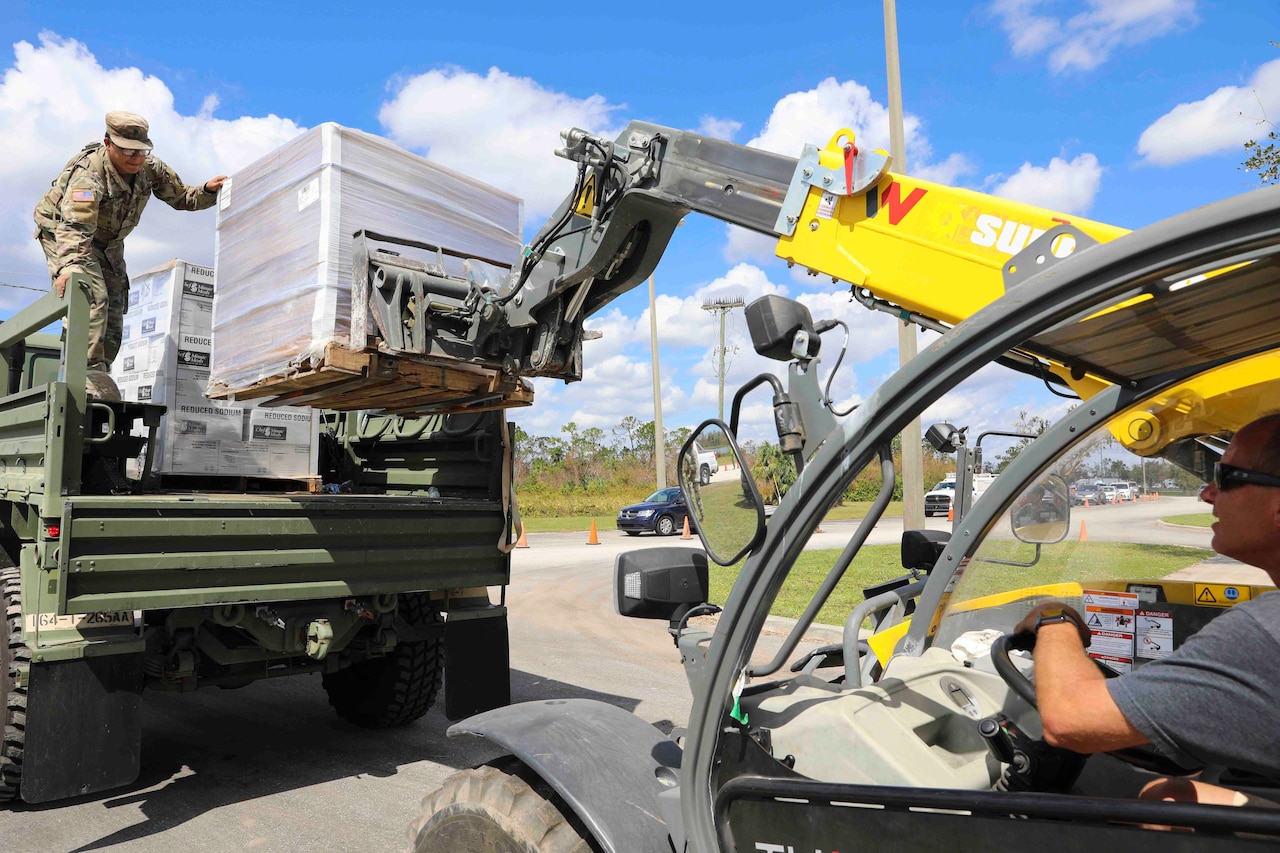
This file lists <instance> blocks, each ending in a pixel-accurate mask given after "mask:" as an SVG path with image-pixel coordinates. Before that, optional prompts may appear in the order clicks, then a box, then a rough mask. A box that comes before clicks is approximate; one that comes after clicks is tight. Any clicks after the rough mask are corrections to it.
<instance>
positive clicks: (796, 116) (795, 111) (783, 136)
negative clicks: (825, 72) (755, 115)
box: [747, 77, 931, 174]
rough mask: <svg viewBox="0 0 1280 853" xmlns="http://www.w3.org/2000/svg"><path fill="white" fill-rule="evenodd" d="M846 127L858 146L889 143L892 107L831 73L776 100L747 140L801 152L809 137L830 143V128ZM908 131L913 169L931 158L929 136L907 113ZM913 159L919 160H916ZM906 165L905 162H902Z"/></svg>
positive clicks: (789, 153) (814, 141) (758, 145)
mask: <svg viewBox="0 0 1280 853" xmlns="http://www.w3.org/2000/svg"><path fill="white" fill-rule="evenodd" d="M842 127H845V128H848V129H849V130H852V131H853V133H854V136H855V138H856V140H855V141H856V143H857V145H858V147H859V148H868V149H872V150H874V149H884V150H888V148H889V110H888V108H887V107H885V106H884V105H883V104H881V103H879V102H877V101H876V100H875V99H874V98H872V97H871V91H870V90H869V89H868V88H867V87H866V86H863V85H862V84H861V83H859V82H857V81H856V80H846V81H844V82H843V83H842V82H839V81H837V80H836V79H835V78H834V77H828V78H827V79H825V80H823V81H822V82H821V83H819V84H818V85H817V86H815V87H814V88H812V89H809V90H807V91H804V92H792V93H791V94H790V95H787V96H785V97H783V98H782V99H781V100H779V101H778V102H777V103H776V104H774V107H773V111H772V112H771V113H770V114H769V119H768V121H766V122H765V126H764V130H763V131H761V132H760V135H759V136H757V137H755V138H754V139H752V140H751V141H750V142H748V143H747V145H749V146H751V147H752V148H763V149H764V150H766V151H773V152H776V153H778V154H785V155H786V156H788V157H799V156H800V153H801V152H802V151H803V150H804V146H805V143H812V144H814V145H817V146H818V147H819V148H821V147H822V146H824V145H826V144H827V141H828V140H829V139H830V138H831V134H833V133H835V132H836V131H837V130H838V129H840V128H842ZM903 129H904V133H905V136H906V143H907V144H906V148H907V165H908V166H910V167H911V168H910V169H908V171H909V172H911V173H912V174H914V168H915V165H921V164H923V163H925V162H927V161H928V158H929V155H930V153H931V151H930V148H929V143H928V141H927V140H926V139H925V138H924V136H923V135H922V134H921V132H920V120H919V119H918V118H916V117H915V116H913V115H911V114H907V115H906V116H904V117H903ZM913 164H914V165H913ZM898 170H899V171H901V167H898Z"/></svg>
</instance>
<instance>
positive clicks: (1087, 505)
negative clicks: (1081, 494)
mask: <svg viewBox="0 0 1280 853" xmlns="http://www.w3.org/2000/svg"><path fill="white" fill-rule="evenodd" d="M1084 508H1085V509H1088V508H1089V499H1088V498H1085V499H1084Z"/></svg>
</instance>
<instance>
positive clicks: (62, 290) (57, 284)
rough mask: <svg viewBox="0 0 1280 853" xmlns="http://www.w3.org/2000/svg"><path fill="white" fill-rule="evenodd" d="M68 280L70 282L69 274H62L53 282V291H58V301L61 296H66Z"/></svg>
mask: <svg viewBox="0 0 1280 853" xmlns="http://www.w3.org/2000/svg"><path fill="white" fill-rule="evenodd" d="M70 280H71V273H69V272H64V273H63V274H62V275H60V276H58V277H57V278H56V279H54V280H53V289H54V290H56V291H58V298H59V299H61V298H62V297H63V296H65V295H66V292H67V282H68V281H70Z"/></svg>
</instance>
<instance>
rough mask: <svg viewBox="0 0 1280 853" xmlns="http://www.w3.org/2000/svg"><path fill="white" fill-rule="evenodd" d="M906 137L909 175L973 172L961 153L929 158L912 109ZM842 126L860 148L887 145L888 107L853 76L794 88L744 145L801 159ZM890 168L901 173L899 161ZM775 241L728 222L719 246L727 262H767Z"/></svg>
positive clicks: (949, 176) (940, 178) (949, 179)
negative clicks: (806, 149)
mask: <svg viewBox="0 0 1280 853" xmlns="http://www.w3.org/2000/svg"><path fill="white" fill-rule="evenodd" d="M902 123H903V133H904V135H905V138H906V140H905V141H906V155H907V164H906V165H907V169H906V171H907V173H908V174H911V175H915V176H917V177H920V178H923V179H925V180H928V181H936V182H938V183H943V184H955V183H956V182H957V181H958V180H959V178H960V177H961V176H962V175H965V174H968V173H970V172H972V171H973V170H974V169H973V164H972V163H971V162H970V161H969V159H968V158H967V157H965V156H964V155H962V154H952V155H950V156H948V157H947V158H946V159H945V160H943V161H942V162H940V163H935V162H932V157H933V147H932V146H931V145H930V144H929V140H928V139H927V138H926V137H925V135H924V132H923V130H922V125H923V123H922V122H921V120H920V119H919V118H917V117H916V116H914V115H911V114H910V113H908V114H906V115H905V116H904V117H903V122H902ZM841 128H848V129H849V130H852V131H853V134H854V137H855V141H856V143H857V145H858V147H859V148H861V149H864V150H867V151H874V150H877V149H879V150H888V148H889V110H888V108H887V107H885V106H884V105H883V104H881V103H879V102H878V101H876V100H875V99H874V98H872V97H871V91H870V90H869V89H868V88H867V87H866V86H864V85H862V84H861V83H858V82H857V81H856V80H846V81H844V82H840V81H838V80H836V79H835V78H834V77H828V78H827V79H825V80H823V81H822V82H820V83H819V84H818V85H817V86H815V87H814V88H812V89H808V90H806V91H803V92H792V93H791V94H789V95H786V96H785V97H783V98H782V99H780V100H779V101H778V102H777V103H776V104H774V106H773V110H772V112H770V114H769V118H768V120H767V121H766V122H765V126H764V129H763V130H762V131H761V132H760V134H759V135H758V136H756V137H755V138H753V139H751V140H750V141H749V142H748V143H747V145H748V146H750V147H752V148H762V149H764V150H766V151H773V152H775V153H777V154H784V155H786V156H788V157H799V156H800V154H801V153H802V152H803V151H804V146H805V145H806V144H812V145H816V146H818V147H819V148H821V147H823V146H825V145H826V144H827V142H828V141H829V140H830V138H831V135H832V134H833V133H835V132H836V131H837V130H839V129H841ZM890 168H892V169H894V171H898V172H901V171H903V169H902V164H897V165H892V166H891V167H890ZM776 245H777V240H776V239H774V238H772V237H768V236H763V235H759V234H755V233H753V232H751V231H748V230H746V229H744V228H738V227H736V226H733V225H729V226H726V229H725V244H724V248H723V249H722V253H723V254H724V257H725V260H727V261H729V262H730V263H735V262H738V261H749V262H753V263H766V262H769V261H772V260H775V258H774V247H775V246H776Z"/></svg>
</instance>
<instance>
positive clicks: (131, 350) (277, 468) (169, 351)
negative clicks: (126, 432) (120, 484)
mask: <svg viewBox="0 0 1280 853" xmlns="http://www.w3.org/2000/svg"><path fill="white" fill-rule="evenodd" d="M213 300H214V275H213V270H211V269H209V268H208V267H200V266H196V265H194V264H187V263H183V262H182V261H177V260H175V261H170V262H169V263H167V264H165V265H163V266H161V267H157V268H155V269H152V270H147V271H146V272H144V273H142V274H140V275H136V276H134V277H133V280H132V282H131V283H130V287H129V312H128V313H127V314H125V315H124V330H123V331H124V334H123V340H122V342H121V346H120V355H119V356H118V357H117V358H116V361H115V364H114V365H113V366H112V377H113V378H114V379H115V380H116V384H117V385H118V386H119V387H120V394H121V396H122V397H123V398H124V399H125V400H131V401H135V402H144V403H148V402H149V403H160V404H163V405H164V406H166V407H168V411H167V412H166V413H165V416H164V419H163V420H161V422H160V428H159V430H158V431H157V433H156V447H155V456H154V459H153V470H154V471H155V472H156V473H158V474H201V475H219V476H224V475H225V476H256V477H308V476H312V475H314V474H315V472H316V470H317V462H316V460H317V453H318V452H319V440H318V438H319V417H318V413H317V412H316V411H314V410H312V409H305V408H288V407H283V406H281V407H276V408H265V407H263V408H260V407H258V406H256V405H255V404H253V403H252V402H249V403H227V402H223V401H219V400H209V399H208V398H206V397H205V394H204V392H205V388H206V387H208V384H209V358H210V356H209V349H210V331H211V329H212V324H213ZM134 431H135V433H137V434H138V435H146V430H145V428H144V427H142V426H141V425H138V426H137V427H135V430H134ZM129 467H130V470H129V472H128V473H129V474H130V475H131V476H138V473H139V471H140V470H141V460H135V461H134V462H133V464H131V465H130V466H129Z"/></svg>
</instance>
